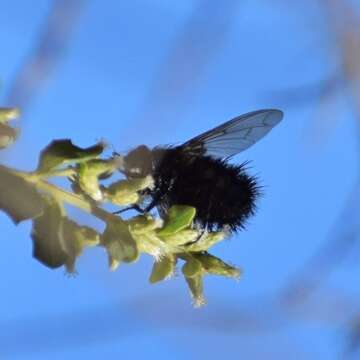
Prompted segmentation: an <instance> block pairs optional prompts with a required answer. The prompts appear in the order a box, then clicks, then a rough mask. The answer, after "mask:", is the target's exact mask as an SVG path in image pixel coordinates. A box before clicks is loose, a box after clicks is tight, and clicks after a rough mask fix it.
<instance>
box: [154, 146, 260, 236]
mask: <svg viewBox="0 0 360 360" xmlns="http://www.w3.org/2000/svg"><path fill="white" fill-rule="evenodd" d="M154 178H155V189H154V195H155V196H157V198H158V199H159V200H158V204H157V206H158V207H160V208H162V209H166V208H168V207H170V206H172V205H189V206H193V207H195V208H196V210H197V215H196V218H195V220H196V221H197V222H198V223H200V224H201V225H202V226H204V227H205V228H207V229H209V230H218V229H219V230H220V229H222V228H223V227H224V226H226V225H228V226H229V227H230V229H231V230H232V231H236V230H237V229H240V228H243V227H244V224H245V222H246V220H247V218H248V217H249V216H251V215H252V214H253V213H254V211H255V202H256V199H257V197H258V194H259V187H258V185H257V183H256V179H255V178H254V177H251V176H250V175H248V174H247V173H246V171H245V168H244V165H231V164H227V163H226V162H225V161H223V160H220V159H214V158H212V157H209V156H198V157H193V156H189V155H187V154H186V153H183V152H181V151H179V150H178V149H176V148H174V149H169V150H167V151H166V154H164V156H163V157H162V160H161V161H160V162H159V163H158V165H157V166H156V171H155V173H154Z"/></svg>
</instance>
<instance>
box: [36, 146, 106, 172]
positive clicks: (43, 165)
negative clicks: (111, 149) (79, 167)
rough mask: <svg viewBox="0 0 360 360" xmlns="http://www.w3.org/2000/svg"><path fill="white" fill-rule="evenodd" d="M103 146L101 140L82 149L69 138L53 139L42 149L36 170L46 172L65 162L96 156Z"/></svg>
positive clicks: (81, 160)
mask: <svg viewBox="0 0 360 360" xmlns="http://www.w3.org/2000/svg"><path fill="white" fill-rule="evenodd" d="M104 148H105V144H104V143H102V142H100V143H98V144H96V145H94V146H90V147H88V148H85V149H83V148H80V147H78V146H76V145H74V144H73V143H72V142H71V140H69V139H60V140H54V141H52V142H51V143H50V144H49V145H48V146H47V147H46V148H45V149H44V150H42V152H41V154H40V159H39V165H38V167H37V172H39V173H46V172H48V171H50V170H52V169H54V168H56V167H58V166H60V165H62V164H65V163H69V162H76V163H79V162H83V161H87V160H90V159H94V158H97V157H98V156H99V155H100V154H101V153H102V152H103V151H104Z"/></svg>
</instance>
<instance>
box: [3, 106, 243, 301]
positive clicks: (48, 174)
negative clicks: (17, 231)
mask: <svg viewBox="0 0 360 360" xmlns="http://www.w3.org/2000/svg"><path fill="white" fill-rule="evenodd" d="M18 115H19V111H18V110H17V109H12V108H0V147H2V148H4V147H7V146H9V145H10V144H12V143H13V142H14V141H15V140H16V137H17V131H16V130H15V129H14V128H13V127H11V126H10V125H9V122H10V121H11V120H12V119H14V118H16V117H17V116H18ZM104 150H105V144H104V143H103V142H99V143H97V144H95V145H93V146H91V147H88V148H80V147H78V146H76V145H74V144H73V143H72V142H71V141H70V140H68V139H62V140H54V141H52V142H51V143H50V144H49V145H48V146H47V147H46V148H45V149H43V150H42V151H41V153H40V156H39V162H38V166H37V168H36V170H34V171H32V172H25V171H19V170H15V169H12V168H9V167H7V166H3V165H0V191H1V196H0V208H1V209H2V210H3V211H4V212H6V213H7V214H8V216H10V218H11V219H12V220H13V222H14V223H15V224H18V223H19V222H21V221H24V220H31V221H32V231H31V238H32V241H33V256H34V258H36V259H37V260H38V261H40V262H41V263H42V264H44V265H46V266H48V267H49V268H58V267H61V266H64V267H65V268H66V270H67V271H68V272H69V273H75V272H76V270H75V263H76V259H77V258H78V257H79V256H80V255H81V253H82V251H83V250H84V248H86V247H90V246H102V247H104V248H105V249H106V251H107V254H108V258H109V266H110V269H111V270H115V269H116V268H117V267H118V265H119V264H120V263H132V262H135V261H136V260H137V259H138V258H139V256H140V254H141V253H146V254H149V255H151V256H152V257H153V258H154V265H153V269H152V272H151V275H150V282H151V283H157V282H159V281H162V280H164V279H167V278H169V277H171V276H172V275H173V274H174V270H175V267H176V265H177V263H178V262H179V260H181V261H183V262H184V264H183V266H182V273H183V275H184V277H185V279H186V281H187V284H188V286H189V289H190V292H191V294H192V297H193V299H194V305H195V306H200V305H202V304H204V296H203V277H204V275H206V274H214V275H222V276H226V277H232V278H238V277H239V276H240V271H239V270H238V269H236V268H234V267H232V266H230V265H228V264H226V263H225V262H223V261H222V260H220V259H218V258H216V257H215V256H213V255H211V254H210V253H209V252H208V249H209V248H210V247H211V246H213V245H214V244H216V243H218V242H219V241H221V240H223V239H224V238H225V236H226V234H225V233H224V232H210V233H203V234H202V233H201V232H200V231H199V230H197V229H196V228H195V227H193V226H192V225H193V219H194V216H195V214H196V209H195V208H192V207H189V206H173V207H172V208H170V210H169V212H168V214H167V215H166V218H164V219H160V218H157V217H154V216H152V215H150V214H146V215H138V216H134V217H132V218H130V219H127V220H123V219H122V218H121V217H120V216H118V215H115V214H113V213H112V212H111V211H108V210H106V206H107V204H112V205H115V206H126V205H131V204H135V203H138V202H140V201H141V195H140V193H139V192H140V190H142V189H145V188H147V187H148V186H149V185H150V184H151V182H152V179H151V177H149V176H148V177H146V178H143V179H135V180H134V179H120V180H119V179H117V180H114V181H113V182H111V183H110V184H109V185H105V180H106V183H109V182H110V180H111V179H112V178H115V177H116V175H119V172H118V171H117V169H118V168H119V166H120V165H121V163H122V161H123V158H122V157H121V156H120V155H118V156H111V157H108V158H100V156H102V155H103V152H104ZM55 177H65V178H67V179H68V180H69V181H70V183H71V189H72V191H69V190H65V189H64V188H62V187H59V186H56V185H54V184H53V183H51V182H50V181H49V180H50V179H51V178H55ZM65 205H71V206H74V207H77V208H79V209H81V210H83V211H85V212H87V213H89V214H91V215H92V216H94V217H96V218H98V219H100V220H101V221H102V222H103V223H104V225H105V229H104V231H103V232H102V233H100V232H98V231H97V230H95V229H93V228H91V227H88V226H83V225H80V224H78V223H76V222H75V221H74V220H72V219H70V218H69V216H68V214H67V209H66V206H65Z"/></svg>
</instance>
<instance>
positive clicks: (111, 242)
mask: <svg viewBox="0 0 360 360" xmlns="http://www.w3.org/2000/svg"><path fill="white" fill-rule="evenodd" d="M101 244H102V245H103V246H104V247H105V248H106V250H107V252H108V255H109V263H110V267H111V269H112V270H114V269H116V267H117V266H118V265H119V263H121V262H128V263H129V262H133V261H135V260H136V259H137V258H138V257H139V251H138V248H137V245H136V242H135V240H134V239H133V237H132V236H131V233H130V231H129V227H128V225H127V223H126V222H124V221H122V220H121V219H120V218H118V217H116V216H113V217H112V218H111V219H110V220H109V221H108V222H107V225H106V229H105V231H104V233H103V234H102V237H101Z"/></svg>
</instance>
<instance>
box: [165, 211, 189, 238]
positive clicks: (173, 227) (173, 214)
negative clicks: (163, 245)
mask: <svg viewBox="0 0 360 360" xmlns="http://www.w3.org/2000/svg"><path fill="white" fill-rule="evenodd" d="M195 214H196V209H195V208H194V207H192V206H185V205H174V206H172V207H171V208H170V209H169V212H168V214H167V217H166V220H165V224H164V226H163V228H162V229H161V230H159V231H158V235H159V236H161V237H164V236H168V235H171V234H175V233H177V232H178V231H181V230H183V229H185V228H187V227H189V226H190V225H191V223H192V221H193V219H194V217H195Z"/></svg>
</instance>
